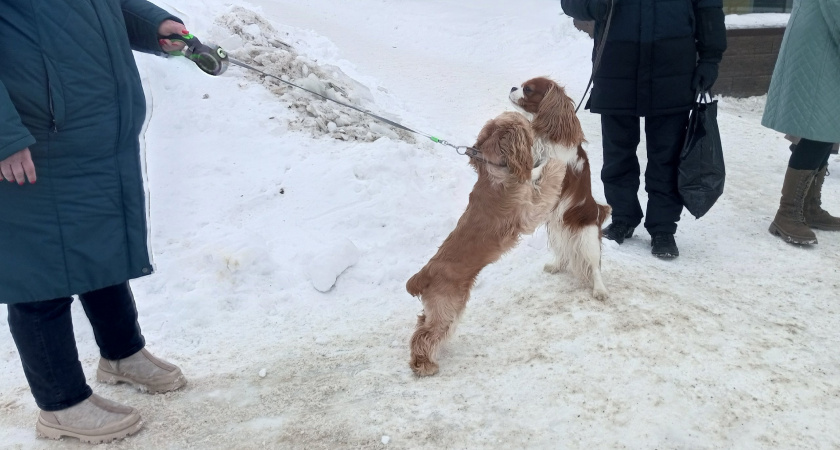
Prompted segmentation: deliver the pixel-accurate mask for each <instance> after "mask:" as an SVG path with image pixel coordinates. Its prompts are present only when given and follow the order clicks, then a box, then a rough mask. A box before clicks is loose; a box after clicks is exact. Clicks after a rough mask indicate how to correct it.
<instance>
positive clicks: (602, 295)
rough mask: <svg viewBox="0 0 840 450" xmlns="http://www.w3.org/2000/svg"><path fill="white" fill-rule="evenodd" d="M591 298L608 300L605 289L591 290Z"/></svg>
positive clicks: (608, 295) (607, 293)
mask: <svg viewBox="0 0 840 450" xmlns="http://www.w3.org/2000/svg"><path fill="white" fill-rule="evenodd" d="M592 296H593V297H595V299H596V300H601V301H604V300H606V299H608V298H610V294H609V292H607V290H606V289H599V288H595V289H593V290H592Z"/></svg>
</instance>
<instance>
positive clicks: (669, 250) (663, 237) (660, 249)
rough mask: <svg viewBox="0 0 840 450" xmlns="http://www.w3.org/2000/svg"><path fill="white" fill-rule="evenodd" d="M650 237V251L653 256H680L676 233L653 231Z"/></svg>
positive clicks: (665, 257)
mask: <svg viewBox="0 0 840 450" xmlns="http://www.w3.org/2000/svg"><path fill="white" fill-rule="evenodd" d="M650 238H651V239H650V247H651V248H650V253H651V254H653V256H656V257H657V258H661V259H674V258H676V257H677V256H680V249H678V248H677V241H675V240H674V233H665V232H661V233H651V235H650Z"/></svg>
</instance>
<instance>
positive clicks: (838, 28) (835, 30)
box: [817, 0, 840, 47]
mask: <svg viewBox="0 0 840 450" xmlns="http://www.w3.org/2000/svg"><path fill="white" fill-rule="evenodd" d="M817 1H818V2H819V4H820V9H821V10H822V15H823V17H825V22H826V23H827V24H828V30H829V31H830V32H831V37H832V39H834V44H835V45H837V46H838V47H840V0H817Z"/></svg>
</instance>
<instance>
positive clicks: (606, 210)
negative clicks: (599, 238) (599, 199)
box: [598, 203, 612, 228]
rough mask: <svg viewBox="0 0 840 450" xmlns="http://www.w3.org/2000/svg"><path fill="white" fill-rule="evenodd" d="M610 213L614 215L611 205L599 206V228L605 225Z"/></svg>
mask: <svg viewBox="0 0 840 450" xmlns="http://www.w3.org/2000/svg"><path fill="white" fill-rule="evenodd" d="M610 213H612V208H610V206H609V205H602V204H600V203H599V204H598V228H601V226H602V225H604V221H605V220H607V217H609V216H610Z"/></svg>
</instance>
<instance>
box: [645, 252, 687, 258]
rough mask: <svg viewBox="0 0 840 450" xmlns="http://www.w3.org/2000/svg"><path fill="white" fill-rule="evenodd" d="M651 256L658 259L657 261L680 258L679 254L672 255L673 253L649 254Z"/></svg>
mask: <svg viewBox="0 0 840 450" xmlns="http://www.w3.org/2000/svg"><path fill="white" fill-rule="evenodd" d="M651 254H652V255H653V256H655V257H657V258H659V259H674V258H676V257H677V256H680V254H679V253H677V254H674V253H653V252H651Z"/></svg>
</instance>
